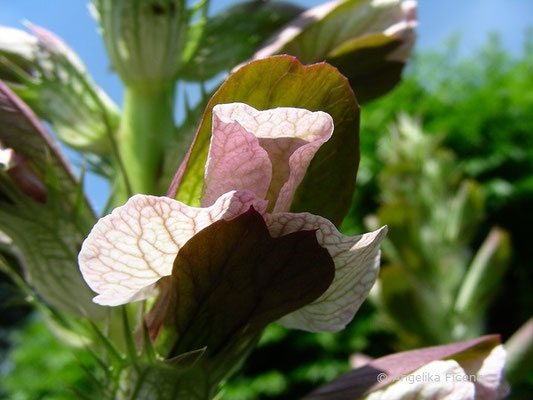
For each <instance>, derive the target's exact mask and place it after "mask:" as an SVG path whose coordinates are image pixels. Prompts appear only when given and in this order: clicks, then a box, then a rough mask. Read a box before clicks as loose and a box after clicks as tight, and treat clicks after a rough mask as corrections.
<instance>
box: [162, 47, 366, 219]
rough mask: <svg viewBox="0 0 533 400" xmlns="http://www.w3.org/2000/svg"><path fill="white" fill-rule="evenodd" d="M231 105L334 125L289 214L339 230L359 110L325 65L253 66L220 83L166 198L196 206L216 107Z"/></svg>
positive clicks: (285, 59) (353, 165)
mask: <svg viewBox="0 0 533 400" xmlns="http://www.w3.org/2000/svg"><path fill="white" fill-rule="evenodd" d="M232 102H242V103H246V104H248V105H250V106H252V107H254V108H256V109H258V110H264V109H270V108H275V107H299V108H306V109H308V110H311V111H325V112H327V113H328V114H330V115H331V117H332V118H333V121H334V124H335V131H334V133H333V137H332V138H331V139H330V140H329V141H328V142H327V143H325V144H324V145H323V146H322V147H321V148H320V150H319V151H318V153H317V154H316V155H315V157H314V159H313V161H312V162H311V165H310V166H309V168H308V170H307V173H306V176H305V178H304V180H303V182H302V183H301V184H300V186H299V188H298V190H297V192H296V195H295V197H294V200H293V203H292V207H291V210H292V211H308V212H311V213H313V214H317V215H321V216H324V217H325V218H328V219H329V220H331V221H332V222H333V223H335V224H339V223H340V222H341V221H342V219H343V218H344V216H345V215H346V213H347V212H348V209H349V206H350V202H351V198H352V194H353V190H354V187H355V178H356V175H357V167H358V165H359V106H358V105H357V101H356V100H355V97H354V94H353V92H352V90H351V88H350V86H349V84H348V82H347V80H346V79H345V78H344V77H343V76H342V75H341V74H339V72H338V71H337V70H336V69H335V68H333V67H331V66H330V65H328V64H325V63H321V64H316V65H311V66H304V65H302V64H301V63H300V62H299V61H298V60H297V59H295V58H294V57H290V56H277V57H271V58H268V59H263V60H257V61H254V62H252V63H250V64H248V65H246V66H244V67H242V68H241V69H239V70H238V71H237V72H235V73H234V74H232V75H231V76H230V77H229V78H228V79H227V80H226V82H224V84H223V85H222V86H221V87H220V89H219V90H218V91H217V92H216V93H215V95H214V96H213V97H212V98H211V100H210V101H209V103H208V104H207V108H206V110H205V112H204V116H203V119H202V122H201V124H200V127H199V129H198V131H197V133H196V137H195V140H194V142H193V145H192V147H191V149H190V150H189V153H188V154H187V156H186V159H185V161H184V163H183V164H182V165H181V167H180V169H179V170H178V173H177V174H176V176H175V177H174V181H173V183H172V185H171V188H170V190H169V195H171V197H174V196H175V197H176V198H177V199H178V200H181V201H183V202H185V203H187V204H189V205H199V200H200V196H201V192H202V184H203V176H204V166H205V163H206V160H207V153H208V149H209V139H210V137H211V118H212V109H213V107H214V106H215V105H216V104H221V103H232ZM176 191H177V194H176ZM332 193H334V194H335V199H334V201H332V197H331V196H332Z"/></svg>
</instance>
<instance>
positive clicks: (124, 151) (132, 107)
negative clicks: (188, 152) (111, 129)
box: [114, 85, 175, 204]
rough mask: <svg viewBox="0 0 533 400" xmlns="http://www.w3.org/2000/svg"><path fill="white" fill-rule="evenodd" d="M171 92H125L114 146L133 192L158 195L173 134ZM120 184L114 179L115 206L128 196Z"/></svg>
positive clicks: (172, 93)
mask: <svg viewBox="0 0 533 400" xmlns="http://www.w3.org/2000/svg"><path fill="white" fill-rule="evenodd" d="M174 92H175V86H174V85H172V86H170V87H165V88H154V89H147V88H143V89H138V88H127V89H126V92H125V96H124V112H123V114H122V119H121V122H120V129H119V135H118V140H117V145H118V150H119V153H120V157H121V159H122V163H123V165H124V170H125V172H126V174H127V176H128V180H129V182H130V185H131V190H132V191H133V193H145V194H159V193H156V188H157V180H158V177H159V174H160V170H161V164H162V161H163V155H164V151H165V149H166V148H167V146H168V143H169V142H170V140H171V138H172V135H173V132H174ZM123 181H124V180H123V179H121V178H120V177H117V193H116V194H115V201H114V202H115V203H116V204H117V203H118V204H120V203H122V202H124V201H125V199H126V198H127V197H128V195H129V194H128V193H127V190H126V187H125V185H124V182H123Z"/></svg>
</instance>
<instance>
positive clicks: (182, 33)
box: [92, 0, 190, 90]
mask: <svg viewBox="0 0 533 400" xmlns="http://www.w3.org/2000/svg"><path fill="white" fill-rule="evenodd" d="M185 3H186V2H185V1H184V0H155V1H154V0H139V1H130V0H94V1H93V4H92V5H93V7H92V11H93V14H94V15H95V18H96V19H97V20H98V22H99V23H100V27H101V31H102V35H103V37H104V41H105V44H106V47H107V51H108V53H109V56H110V57H111V62H112V64H113V67H114V69H115V70H116V71H117V73H118V74H119V75H120V76H121V78H122V80H123V81H124V83H125V84H126V85H127V86H129V87H135V88H137V89H147V90H151V89H154V88H155V89H157V88H161V87H162V86H165V85H166V84H167V83H169V82H173V80H174V79H175V76H176V74H177V71H178V69H179V67H180V65H181V57H182V50H183V48H184V43H185V37H186V32H187V26H188V20H189V15H190V14H189V11H188V10H187V9H186V4H185Z"/></svg>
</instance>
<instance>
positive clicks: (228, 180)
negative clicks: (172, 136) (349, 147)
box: [203, 103, 333, 212]
mask: <svg viewBox="0 0 533 400" xmlns="http://www.w3.org/2000/svg"><path fill="white" fill-rule="evenodd" d="M228 126H231V127H232V128H231V129H230V128H228ZM237 126H238V127H240V129H238V128H236V127H237ZM213 127H214V128H213V136H212V141H211V147H210V149H209V156H208V164H207V168H206V177H205V178H206V179H205V181H206V185H205V186H204V196H203V197H204V198H205V199H206V201H205V204H209V202H212V201H214V199H215V198H216V197H217V196H220V195H221V194H222V193H225V192H227V191H228V190H232V189H239V188H242V189H247V190H251V191H253V192H254V193H256V194H257V196H258V197H260V198H266V199H267V200H269V208H270V209H271V210H273V211H274V212H281V211H287V210H288V209H289V206H290V203H291V202H292V198H293V196H294V192H295V191H296V188H297V187H298V185H299V184H300V182H301V181H302V179H303V177H304V175H305V172H306V171H307V167H308V166H309V163H310V162H311V160H312V158H313V156H314V155H315V153H316V152H317V151H318V149H319V148H320V146H321V145H322V144H323V143H325V142H326V141H327V140H329V138H330V137H331V135H332V133H333V120H332V118H331V117H330V116H329V115H328V114H327V113H324V112H322V111H317V112H311V111H309V110H305V109H300V108H289V107H280V108H275V109H272V110H265V111H258V110H256V109H255V108H253V107H250V106H248V105H246V104H243V103H231V104H219V105H217V106H215V107H214V108H213ZM219 127H223V129H220V128H219ZM224 130H228V131H229V134H226V137H227V138H228V139H226V140H223V139H220V138H217V137H216V136H218V135H224ZM236 132H240V135H241V137H244V136H246V135H245V134H244V133H243V132H246V133H248V134H251V135H253V136H254V137H255V140H252V139H251V138H249V137H247V139H246V143H245V145H244V147H243V149H242V150H240V151H241V153H239V149H237V147H236V144H237V143H238V142H237V141H234V142H233V143H231V140H230V136H231V137H233V136H235V135H236ZM241 141H242V142H244V139H241ZM221 142H222V143H228V142H229V143H231V144H232V145H230V146H228V148H229V154H230V155H231V157H222V156H221V147H220V144H219V143H221ZM226 151H228V150H226ZM233 154H234V155H235V156H233ZM222 158H224V159H227V160H228V161H230V162H219V161H218V160H220V159H222ZM250 161H251V162H250ZM246 162H249V163H250V166H248V167H244V166H243V165H244V164H245V163H246ZM216 164H218V168H220V166H221V165H222V166H223V167H224V168H223V169H220V170H218V171H220V172H218V173H217V179H213V174H214V170H215V165H216ZM269 164H270V165H269ZM248 169H250V170H253V172H254V173H253V174H251V175H250V176H246V175H244V174H243V172H246V171H247V170H248ZM260 171H262V172H260ZM247 179H250V180H251V182H250V186H246V185H243V183H244V182H245V180H247ZM235 181H237V182H238V183H239V186H237V187H235ZM213 187H216V189H212V188H213Z"/></svg>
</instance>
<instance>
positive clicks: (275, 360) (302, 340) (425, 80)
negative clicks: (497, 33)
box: [0, 32, 533, 400]
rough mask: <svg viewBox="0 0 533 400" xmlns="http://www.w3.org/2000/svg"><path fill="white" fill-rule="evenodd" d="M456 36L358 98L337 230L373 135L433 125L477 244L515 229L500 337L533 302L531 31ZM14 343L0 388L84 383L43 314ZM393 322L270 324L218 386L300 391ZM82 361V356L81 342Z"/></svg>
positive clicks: (61, 394) (365, 184)
mask: <svg viewBox="0 0 533 400" xmlns="http://www.w3.org/2000/svg"><path fill="white" fill-rule="evenodd" d="M457 44H458V41H457V40H456V39H453V40H451V41H450V44H449V46H448V49H447V51H445V52H442V53H437V52H425V53H420V54H417V55H416V56H415V57H414V60H413V62H412V63H411V65H410V67H409V69H408V71H407V73H406V76H405V79H404V80H403V81H402V83H401V84H400V85H399V86H398V87H397V89H396V90H394V91H393V92H392V93H391V94H389V95H388V96H385V97H383V98H381V99H379V100H377V101H374V102H373V103H371V104H368V105H366V106H365V107H363V110H362V126H361V146H362V147H361V155H362V159H361V167H360V172H359V176H358V186H357V191H356V193H355V197H354V201H353V205H352V209H351V211H350V214H349V216H348V217H347V219H346V220H345V222H344V225H343V227H342V229H343V231H344V232H345V233H358V232H361V231H363V230H365V228H364V223H363V220H364V218H365V217H366V216H367V215H369V214H372V213H374V212H375V211H376V209H377V207H378V199H379V191H378V185H377V182H376V176H377V175H378V173H379V171H380V170H381V168H382V167H383V165H382V164H381V162H380V161H379V159H378V158H377V156H376V153H377V152H376V146H377V142H378V139H379V138H380V137H382V136H383V135H385V134H386V133H387V129H388V126H389V125H390V124H391V123H393V122H394V121H395V120H396V118H397V115H398V113H400V112H403V113H407V114H409V115H411V116H414V117H417V118H420V119H421V121H422V125H423V128H424V130H425V131H426V132H428V133H430V134H441V135H443V137H444V146H445V147H447V148H448V149H450V150H451V151H453V152H454V153H455V154H456V155H457V157H458V159H459V160H461V163H463V164H464V168H465V171H466V174H467V176H468V177H470V178H473V179H475V180H477V181H478V182H480V183H481V185H482V189H483V191H484V193H485V196H486V198H487V208H486V219H485V222H484V225H483V227H482V229H480V232H479V237H476V238H475V240H474V243H473V246H475V247H477V246H479V244H480V242H481V240H483V238H484V236H485V235H486V233H487V232H488V230H489V228H490V227H491V226H494V225H498V226H501V227H503V228H504V229H506V230H507V231H509V232H510V234H511V242H512V246H513V257H512V260H511V265H510V267H509V270H508V273H507V275H506V277H505V281H504V282H503V283H502V285H501V291H500V292H499V293H498V295H497V298H496V301H495V302H494V304H495V305H494V306H493V308H492V309H490V310H489V312H488V321H487V327H486V331H487V332H499V333H501V334H502V337H503V339H504V340H505V339H507V338H508V337H509V336H510V335H511V334H512V333H513V332H514V331H515V330H516V329H518V328H519V326H520V325H521V324H522V323H524V322H525V321H526V319H527V318H528V317H530V315H529V314H530V312H531V310H533V294H532V292H531V288H530V285H531V282H533V269H531V268H530V267H531V265H532V264H533V248H532V247H531V245H530V233H529V232H528V229H529V228H528V227H529V226H532V225H533V213H531V212H530V206H531V204H533V113H532V110H533V73H532V71H533V33H532V32H529V33H528V34H527V35H526V38H525V41H524V51H523V53H522V54H521V55H520V56H518V57H513V56H510V55H509V54H507V53H506V51H505V49H503V48H502V47H501V45H500V44H499V41H498V38H497V37H492V38H490V40H489V41H488V42H487V44H486V46H485V47H483V48H482V49H480V50H479V51H478V52H476V53H475V54H471V55H468V56H460V55H459V54H458V46H457ZM9 337H10V340H11V344H12V348H11V351H10V353H9V354H8V355H7V356H6V359H5V360H4V361H3V363H2V367H1V369H0V371H1V375H2V376H1V378H0V398H6V399H64V398H65V399H66V398H72V397H69V394H68V391H67V390H66V387H67V386H68V385H72V386H76V387H79V388H80V387H81V388H82V389H83V388H88V387H89V381H88V378H87V377H86V375H84V372H83V371H82V369H81V368H80V367H79V365H77V361H75V357H74V355H73V352H72V351H71V350H69V349H66V348H64V347H62V346H60V345H59V344H58V343H57V342H56V341H55V339H54V338H53V337H52V336H51V334H50V333H49V332H48V330H47V328H46V326H45V325H44V323H43V322H41V321H39V320H31V322H28V323H27V324H26V326H25V327H24V328H23V330H21V331H13V332H11V334H10V336H9ZM394 338H395V336H394V332H393V331H392V329H391V326H390V325H389V324H387V321H386V320H385V319H384V318H383V316H382V315H381V314H379V313H378V312H377V310H376V309H375V308H374V306H373V305H372V304H371V303H369V302H366V303H365V304H364V305H363V307H362V309H361V310H360V311H359V313H358V314H357V316H356V318H355V320H354V322H353V323H352V324H351V325H350V326H349V327H348V328H347V329H346V330H344V331H343V332H340V333H337V334H309V333H304V332H298V331H288V330H286V329H284V328H282V327H279V326H276V325H274V326H271V327H269V328H268V329H267V331H266V332H265V334H264V336H263V338H262V340H261V342H260V345H259V347H258V349H257V350H256V351H255V352H254V353H253V354H252V356H251V357H250V358H249V360H248V361H247V363H246V365H245V367H244V369H243V371H242V372H241V373H239V374H238V375H237V376H236V377H235V378H234V379H232V381H231V383H229V384H228V385H227V386H226V388H225V395H224V398H227V399H232V400H239V399H242V400H245V399H256V398H257V399H288V398H291V399H292V398H298V397H300V396H301V395H303V394H305V393H307V392H309V391H310V390H312V389H313V388H315V387H316V386H318V385H320V384H322V383H324V382H325V381H327V380H330V379H332V378H334V377H336V376H338V375H339V374H340V373H342V372H345V371H347V370H348V369H349V368H350V367H349V362H348V360H349V357H350V355H351V354H353V353H355V352H364V353H366V354H370V355H372V356H373V357H377V356H381V355H384V354H387V353H390V352H393V351H395V350H396V348H395V340H394ZM77 354H78V356H77V357H78V358H80V360H81V362H82V364H84V365H87V366H88V367H89V368H91V365H90V358H89V357H87V356H86V355H84V353H83V351H81V352H77ZM532 390H533V377H532V376H530V377H529V383H528V382H527V381H526V382H525V383H524V384H522V385H520V386H518V387H514V392H513V398H515V399H521V398H524V399H525V398H528V397H527V396H528V393H530V391H532Z"/></svg>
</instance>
